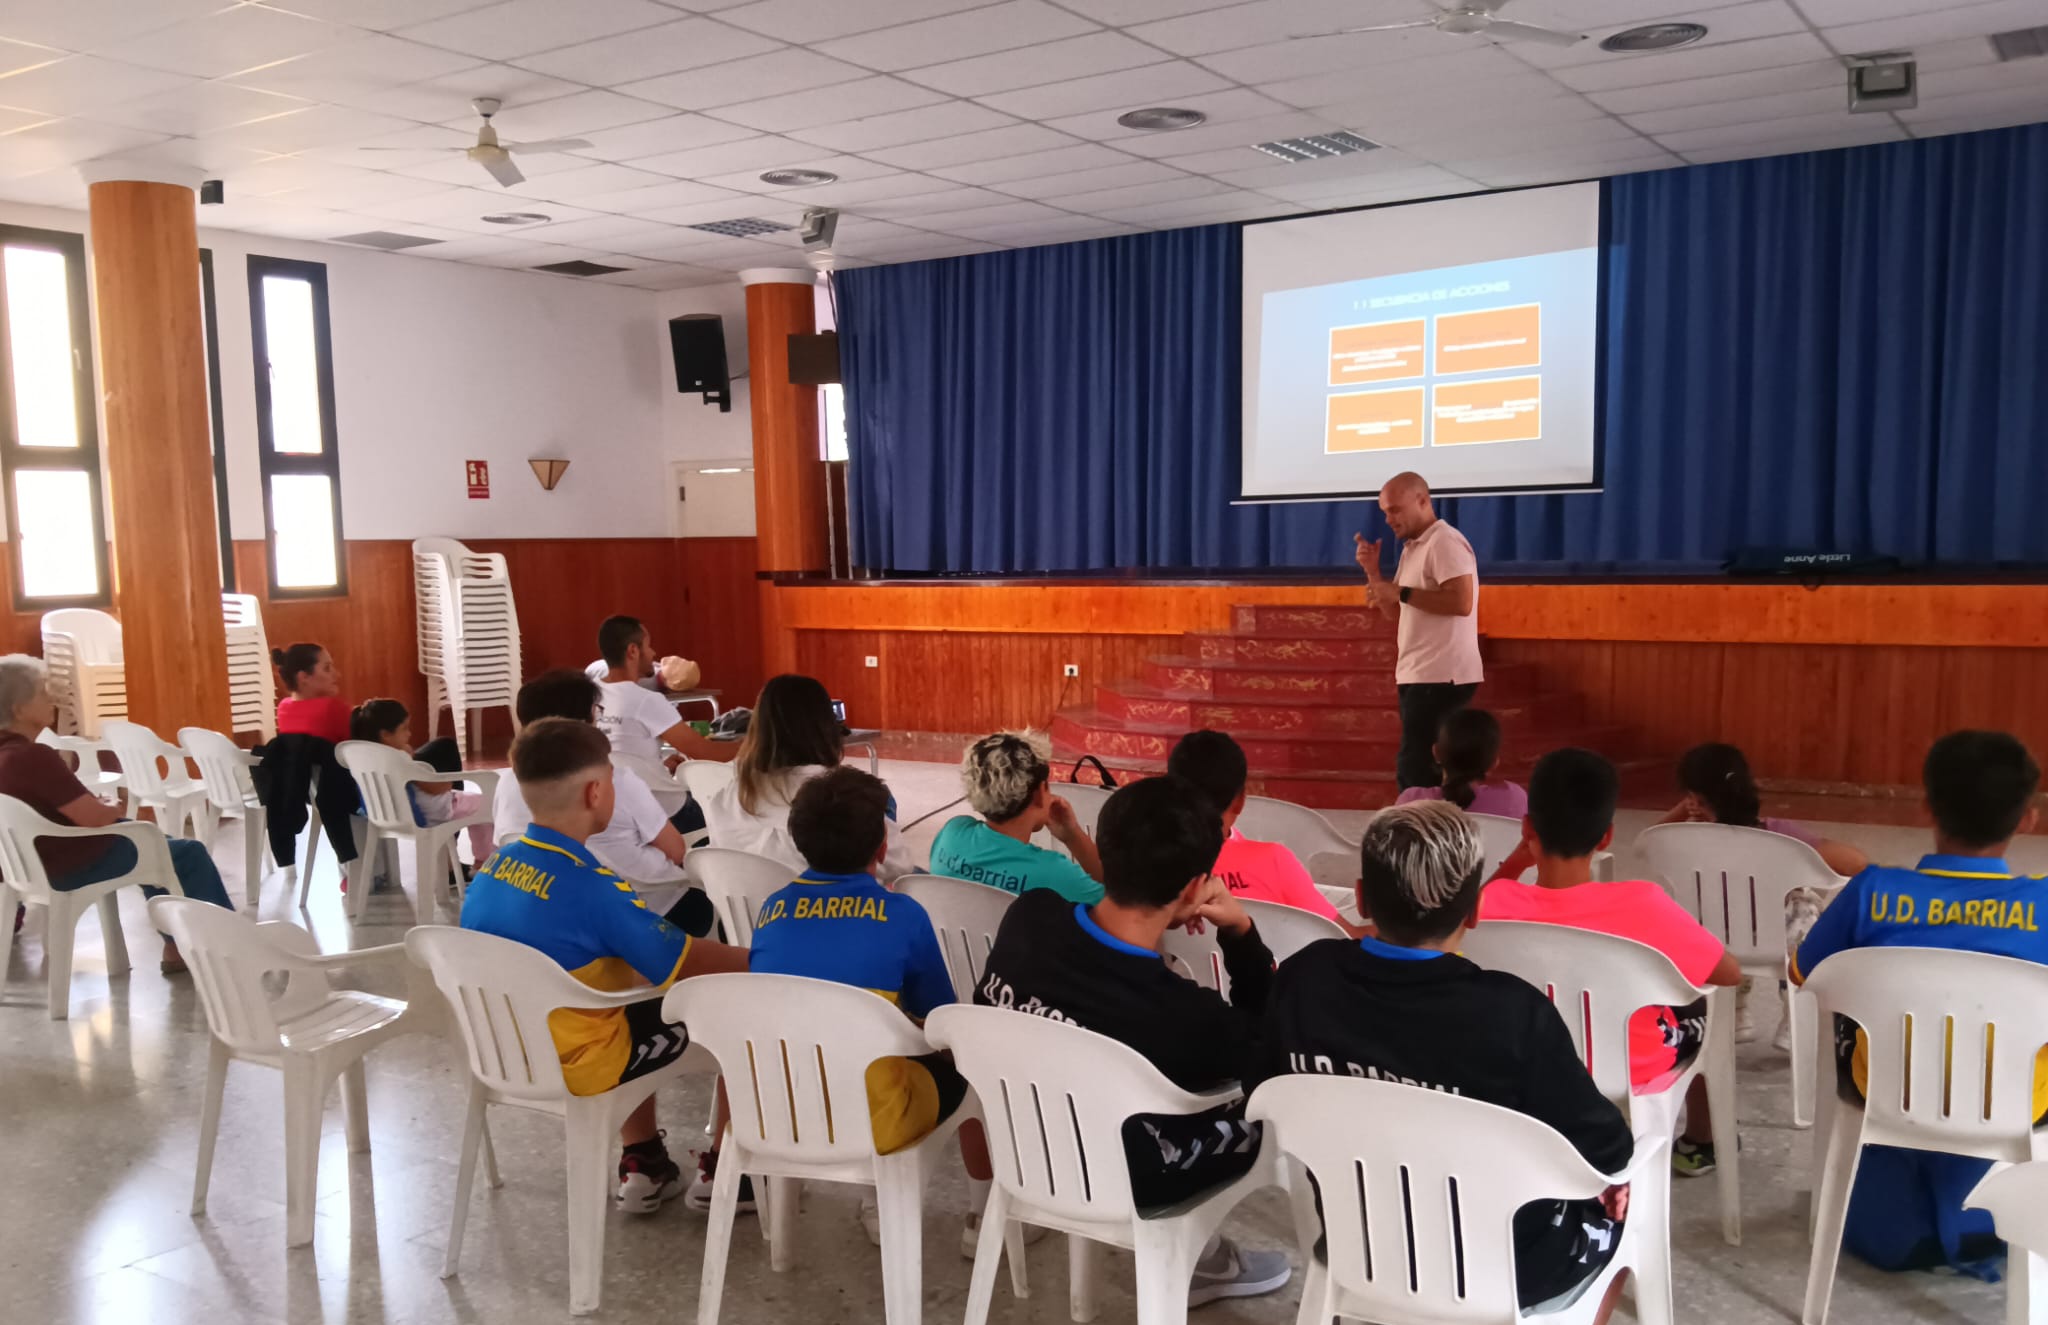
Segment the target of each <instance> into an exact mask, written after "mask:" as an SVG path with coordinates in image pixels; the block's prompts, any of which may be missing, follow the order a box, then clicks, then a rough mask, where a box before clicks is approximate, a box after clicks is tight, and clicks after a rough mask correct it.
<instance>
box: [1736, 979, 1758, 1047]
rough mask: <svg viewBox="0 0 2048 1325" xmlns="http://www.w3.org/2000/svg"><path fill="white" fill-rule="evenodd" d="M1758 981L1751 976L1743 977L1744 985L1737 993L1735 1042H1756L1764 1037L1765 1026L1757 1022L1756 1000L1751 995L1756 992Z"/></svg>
mask: <svg viewBox="0 0 2048 1325" xmlns="http://www.w3.org/2000/svg"><path fill="white" fill-rule="evenodd" d="M1755 984H1756V982H1755V981H1754V980H1753V979H1751V978H1750V977H1749V976H1746V975H1745V976H1743V977H1742V987H1741V988H1740V989H1739V990H1738V991H1737V992H1736V995H1735V1043H1737V1044H1755V1043H1756V1042H1757V1041H1758V1040H1759V1039H1761V1038H1762V1037H1763V1028H1762V1027H1760V1026H1758V1025H1757V1024H1756V1000H1755V999H1753V998H1751V997H1750V995H1751V994H1752V993H1753V992H1755V990H1754V988H1753V987H1754V985H1755Z"/></svg>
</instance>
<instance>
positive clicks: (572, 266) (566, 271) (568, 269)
mask: <svg viewBox="0 0 2048 1325" xmlns="http://www.w3.org/2000/svg"><path fill="white" fill-rule="evenodd" d="M534 270H535V271H544V272H548V273H551V274H553V275H556V276H603V275H605V274H606V273H608V272H615V271H628V270H630V268H626V267H607V266H605V265H604V264H603V263H602V262H585V261H584V260H583V259H581V258H578V259H576V260H575V261H574V262H548V263H543V264H541V265H540V266H538V267H535V268H534Z"/></svg>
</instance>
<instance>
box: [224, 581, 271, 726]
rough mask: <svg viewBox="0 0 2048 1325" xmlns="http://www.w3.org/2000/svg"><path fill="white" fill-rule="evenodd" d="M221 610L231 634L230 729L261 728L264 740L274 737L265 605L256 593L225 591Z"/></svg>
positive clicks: (228, 635) (229, 640)
mask: <svg viewBox="0 0 2048 1325" xmlns="http://www.w3.org/2000/svg"><path fill="white" fill-rule="evenodd" d="M220 611H221V620H222V624H224V625H225V626H226V627H227V637H228V714H229V717H230V719H231V720H230V721H229V723H228V730H229V731H231V732H260V733H262V736H263V739H264V740H266V741H269V740H273V739H275V738H276V736H277V687H276V684H275V682H274V681H273V680H272V669H271V665H270V637H269V636H268V635H267V634H265V633H264V630H263V609H262V608H261V607H259V606H258V605H257V602H256V597H255V595H254V594H246V593H224V594H222V595H221V596H220Z"/></svg>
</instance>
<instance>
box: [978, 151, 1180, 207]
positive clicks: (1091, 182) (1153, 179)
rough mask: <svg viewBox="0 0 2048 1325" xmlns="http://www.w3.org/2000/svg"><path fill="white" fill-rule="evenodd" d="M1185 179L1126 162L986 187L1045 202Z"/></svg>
mask: <svg viewBox="0 0 2048 1325" xmlns="http://www.w3.org/2000/svg"><path fill="white" fill-rule="evenodd" d="M1187 178H1188V175H1187V173H1186V172H1185V171H1181V170H1176V169H1174V168H1173V167H1172V166H1167V165H1161V164H1160V163H1159V162H1157V161H1135V160H1126V161H1124V162H1122V163H1121V164H1118V165H1113V166H1098V167H1096V168H1095V169H1094V170H1071V171H1068V172H1066V173H1064V174H1059V175H1041V176H1037V177H1034V178H1031V179H1013V180H1005V181H1003V182H1002V183H1000V184H995V185H991V186H990V187H992V188H994V189H996V190H997V191H999V192H1002V193H1011V194H1015V195H1016V196H1017V197H1019V198H1038V199H1047V198H1060V197H1064V196H1066V195H1068V194H1073V193H1091V192H1094V191H1095V190H1097V189H1108V188H1124V187H1128V186H1130V185H1133V184H1153V183H1157V182H1159V181H1160V180H1169V179H1187ZM1061 205H1062V206H1064V205H1065V204H1064V203H1062V204H1061Z"/></svg>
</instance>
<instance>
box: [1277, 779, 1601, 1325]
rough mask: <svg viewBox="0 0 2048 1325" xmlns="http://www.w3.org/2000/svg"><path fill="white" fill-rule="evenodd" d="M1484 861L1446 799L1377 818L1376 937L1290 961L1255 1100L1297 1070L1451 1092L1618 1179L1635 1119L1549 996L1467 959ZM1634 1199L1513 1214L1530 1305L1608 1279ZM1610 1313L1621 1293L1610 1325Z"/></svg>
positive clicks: (1364, 863)
mask: <svg viewBox="0 0 2048 1325" xmlns="http://www.w3.org/2000/svg"><path fill="white" fill-rule="evenodd" d="M1484 854H1485V853H1484V850H1483V848H1482V847H1481V846H1480V842H1479V836H1478V832H1477V830H1476V828H1474V826H1473V825H1472V823H1471V821H1470V820H1468V819H1467V818H1466V817H1465V815H1464V814H1463V812H1462V811H1460V810H1459V809H1458V808H1457V807H1456V806H1453V805H1450V804H1448V803H1447V802H1443V801H1418V802H1416V803H1414V804H1411V805H1402V806H1397V807H1395V808H1394V809H1391V810H1386V811H1383V812H1382V813H1381V814H1380V815H1379V816H1378V817H1377V818H1375V819H1374V820H1373V821H1372V823H1371V824H1369V825H1368V826H1367V828H1366V832H1365V841H1364V844H1363V846H1362V848H1361V852H1360V855H1361V860H1360V864H1359V874H1360V878H1359V888H1358V891H1359V907H1360V910H1361V911H1362V912H1363V913H1364V914H1365V915H1367V916H1368V917H1369V918H1370V919H1371V920H1372V922H1373V924H1374V925H1375V927H1376V931H1377V933H1376V935H1375V936H1372V937H1367V938H1364V939H1358V940H1353V939H1324V940H1322V941H1321V942H1318V943H1312V944H1310V945H1309V946H1308V947H1306V948H1303V949H1302V950H1301V951H1300V952H1298V953H1296V954H1295V955H1294V956H1292V957H1290V958H1288V960H1287V961H1286V963H1285V964H1284V965H1282V966H1281V968H1280V972H1279V974H1278V976H1277V977H1276V979H1275V981H1274V986H1273V991H1272V995H1271V997H1270V998H1269V999H1268V1002H1267V1010H1266V1022H1265V1027H1264V1029H1263V1032H1262V1035H1261V1037H1260V1040H1259V1047H1258V1061H1257V1062H1256V1064H1255V1065H1254V1067H1253V1068H1252V1070H1251V1071H1250V1072H1248V1073H1247V1074H1246V1076H1245V1079H1244V1085H1245V1093H1246V1094H1247V1095H1249V1094H1250V1093H1251V1092H1252V1090H1253V1089H1255V1088H1256V1086H1257V1085H1258V1083H1259V1082H1260V1081H1263V1080H1265V1079H1267V1078H1269V1077H1275V1076H1279V1075H1282V1074H1283V1073H1288V1072H1320V1073H1328V1074H1331V1075H1348V1076H1355V1077H1365V1078H1368V1079H1370V1080H1375V1081H1397V1082H1401V1083H1403V1084H1405V1085H1410V1086H1419V1087H1421V1088H1423V1089H1426V1090H1440V1091H1445V1092H1447V1093H1449V1094H1453V1095H1463V1096H1466V1097H1467V1098H1470V1099H1476V1100H1482V1101H1484V1102H1486V1103H1488V1104H1498V1105H1501V1106H1503V1107H1505V1108H1510V1109H1514V1110H1515V1111H1516V1112H1518V1113H1525V1114H1528V1115H1529V1116H1530V1117H1532V1118H1536V1119H1538V1120H1539V1121H1541V1122H1544V1123H1547V1124H1549V1125H1550V1126H1551V1127H1552V1128H1555V1129H1556V1130H1557V1131H1558V1132H1559V1133H1561V1134H1562V1135H1563V1136H1564V1138H1565V1139H1566V1140H1567V1141H1569V1142H1571V1143H1572V1145H1573V1147H1574V1148H1575V1149H1577V1150H1578V1152H1579V1154H1580V1155H1582V1156H1583V1157H1584V1158H1585V1160H1586V1162H1587V1163H1588V1164H1591V1165H1592V1166H1593V1167H1594V1168H1596V1169H1598V1170H1600V1171H1601V1172H1602V1173H1614V1172H1617V1171H1618V1170H1620V1169H1622V1168H1624V1167H1626V1166H1627V1164H1628V1162H1629V1158H1630V1156H1631V1155H1632V1154H1633V1153H1634V1149H1635V1147H1634V1141H1633V1139H1632V1137H1631V1135H1630V1132H1629V1127H1628V1123H1627V1122H1626V1121H1625V1120H1624V1119H1623V1118H1622V1116H1621V1111H1620V1110H1619V1109H1617V1108H1615V1106H1614V1105H1613V1104H1612V1103H1610V1102H1609V1101H1608V1100H1607V1099H1606V1098H1605V1097H1604V1096H1602V1095H1601V1094H1600V1092H1599V1090H1598V1088H1596V1087H1595V1086H1594V1085H1593V1079H1592V1077H1591V1076H1589V1075H1588V1074H1587V1072H1586V1069H1585V1067H1584V1065H1583V1064H1582V1063H1581V1062H1580V1060H1579V1056H1578V1051H1577V1050H1576V1049H1574V1048H1573V1047H1572V1042H1571V1036H1570V1034H1569V1032H1567V1031H1566V1029H1565V1025H1564V1022H1563V1020H1562V1019H1561V1018H1560V1017H1559V1016H1558V1013H1557V1010H1556V1009H1555V1008H1554V1007H1552V1006H1551V1003H1550V1000H1549V999H1547V998H1545V997H1544V996H1543V994H1542V993H1541V992H1539V991H1538V990H1536V989H1535V988H1533V987H1532V986H1530V985H1528V984H1526V983H1524V982H1523V981H1522V980H1520V979H1519V978H1517V977H1515V976H1512V975H1509V974H1506V973H1505V972H1499V971H1486V970H1481V969H1480V968H1479V967H1477V966H1474V965H1473V964H1472V963H1471V962H1468V961H1466V960H1465V959H1464V958H1463V957H1460V956H1458V955H1456V952H1455V949H1456V948H1457V946H1458V944H1459V942H1460V941H1461V940H1462V939H1463V938H1464V935H1465V931H1466V930H1467V929H1469V928H1470V927H1471V925H1472V922H1473V919H1474V917H1475V916H1476V914H1477V912H1478V908H1479V891H1480V884H1481V882H1482V878H1483V874H1482V870H1481V866H1482V865H1483V864H1484ZM1361 1125H1364V1126H1370V1120H1361ZM1627 1204H1628V1202H1627V1189H1626V1188H1625V1187H1624V1188H1613V1189H1610V1190H1609V1191H1608V1193H1606V1194H1605V1195H1603V1196H1602V1197H1601V1198H1600V1199H1599V1200H1597V1201H1542V1202H1536V1203H1532V1204H1530V1205H1527V1206H1524V1207H1522V1209H1521V1210H1520V1211H1519V1212H1518V1213H1517V1215H1516V1218H1515V1284H1516V1289H1517V1293H1518V1295H1519V1297H1520V1299H1521V1303H1522V1305H1523V1306H1524V1307H1528V1306H1533V1305H1535V1304H1537V1303H1541V1302H1547V1301H1549V1300H1550V1299H1552V1298H1555V1297H1558V1296H1560V1295H1562V1294H1565V1293H1568V1292H1571V1291H1572V1290H1573V1289H1575V1288H1577V1287H1578V1286H1579V1285H1580V1284H1582V1283H1584V1282H1586V1281H1587V1280H1589V1279H1591V1278H1592V1276H1593V1275H1594V1274H1596V1273H1598V1272H1599V1271H1600V1270H1601V1269H1603V1268H1604V1267H1605V1266H1606V1264H1607V1262H1608V1261H1610V1260H1611V1259H1613V1256H1614V1251H1615V1248H1616V1245H1617V1244H1618V1242H1619V1240H1620V1234H1621V1217H1622V1216H1623V1214H1625V1213H1626V1210H1627ZM1615 1287H1616V1288H1619V1287H1620V1284H1619V1281H1617V1282H1616V1285H1615ZM1612 1306H1613V1300H1612V1295H1611V1294H1610V1298H1609V1301H1608V1302H1607V1303H1606V1304H1604V1305H1603V1307H1602V1311H1601V1316H1600V1319H1601V1320H1603V1321H1604V1320H1605V1319H1606V1313H1607V1312H1608V1311H1610V1310H1611V1309H1612Z"/></svg>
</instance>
